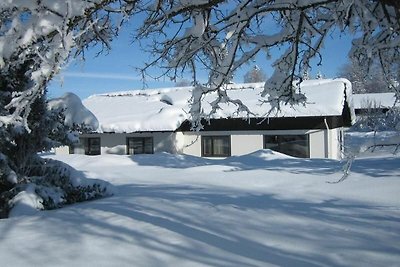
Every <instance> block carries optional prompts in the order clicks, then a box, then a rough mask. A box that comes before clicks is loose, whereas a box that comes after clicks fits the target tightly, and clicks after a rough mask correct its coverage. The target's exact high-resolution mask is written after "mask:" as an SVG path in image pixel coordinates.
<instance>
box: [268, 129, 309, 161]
mask: <svg viewBox="0 0 400 267" xmlns="http://www.w3.org/2000/svg"><path fill="white" fill-rule="evenodd" d="M270 137H274V138H275V139H276V143H274V144H276V146H277V149H276V148H275V147H273V148H271V147H267V144H272V143H271V142H267V138H270ZM290 137H292V138H293V137H302V138H303V137H305V139H302V140H294V142H296V141H297V142H298V141H305V142H306V150H305V152H306V154H305V155H294V154H288V153H287V152H288V151H285V150H284V149H282V146H283V145H287V143H288V142H287V141H286V142H284V141H285V140H282V139H284V138H290ZM292 142H293V141H292ZM263 148H264V149H271V150H273V151H276V152H279V153H282V154H285V155H288V156H291V157H297V158H310V154H311V148H310V135H309V134H264V135H263Z"/></svg>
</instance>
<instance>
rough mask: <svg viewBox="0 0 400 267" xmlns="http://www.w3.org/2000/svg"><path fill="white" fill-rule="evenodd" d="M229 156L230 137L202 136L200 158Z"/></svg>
mask: <svg viewBox="0 0 400 267" xmlns="http://www.w3.org/2000/svg"><path fill="white" fill-rule="evenodd" d="M230 155H231V138H230V136H203V137H202V156H204V157H228V156H230Z"/></svg>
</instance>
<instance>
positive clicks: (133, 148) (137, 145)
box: [126, 137, 154, 155]
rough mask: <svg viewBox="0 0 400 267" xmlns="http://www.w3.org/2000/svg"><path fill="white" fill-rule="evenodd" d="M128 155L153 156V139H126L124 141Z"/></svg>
mask: <svg viewBox="0 0 400 267" xmlns="http://www.w3.org/2000/svg"><path fill="white" fill-rule="evenodd" d="M126 144H127V152H128V155H133V154H153V153H154V151H153V137H128V138H127V140H126Z"/></svg>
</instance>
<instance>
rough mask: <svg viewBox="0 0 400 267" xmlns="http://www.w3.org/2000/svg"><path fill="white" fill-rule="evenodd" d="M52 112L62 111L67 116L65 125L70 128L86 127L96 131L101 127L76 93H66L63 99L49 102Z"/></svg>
mask: <svg viewBox="0 0 400 267" xmlns="http://www.w3.org/2000/svg"><path fill="white" fill-rule="evenodd" d="M47 105H48V108H49V109H50V110H60V109H61V110H62V111H63V114H64V116H65V120H64V124H65V125H67V126H70V127H73V126H74V125H82V124H83V125H85V126H88V127H91V128H92V129H93V130H96V129H97V128H98V127H99V122H98V121H97V118H96V117H95V116H94V115H93V113H92V112H90V111H89V110H88V109H87V108H86V107H85V106H84V105H83V104H82V101H81V99H80V98H79V97H78V96H77V95H75V94H74V93H65V94H64V95H63V96H62V97H59V98H54V99H51V100H50V101H49V102H48V104H47Z"/></svg>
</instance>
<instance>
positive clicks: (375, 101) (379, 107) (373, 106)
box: [353, 93, 400, 116]
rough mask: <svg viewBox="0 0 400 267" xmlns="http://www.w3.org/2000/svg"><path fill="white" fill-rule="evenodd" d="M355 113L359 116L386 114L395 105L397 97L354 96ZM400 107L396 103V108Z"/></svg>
mask: <svg viewBox="0 0 400 267" xmlns="http://www.w3.org/2000/svg"><path fill="white" fill-rule="evenodd" d="M353 102H354V111H355V114H356V115H357V116H363V115H368V114H370V113H374V114H382V115H383V114H385V113H386V112H387V111H388V110H389V109H390V108H391V107H393V105H395V102H396V97H395V94H394V93H372V94H354V95H353ZM398 106H400V104H399V103H396V107H398Z"/></svg>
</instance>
